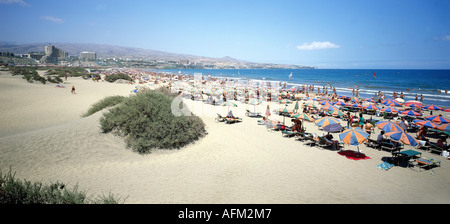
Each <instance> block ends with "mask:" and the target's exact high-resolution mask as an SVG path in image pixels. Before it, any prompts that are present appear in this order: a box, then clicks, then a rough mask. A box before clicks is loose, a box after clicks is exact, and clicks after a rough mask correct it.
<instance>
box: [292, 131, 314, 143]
mask: <svg viewBox="0 0 450 224" xmlns="http://www.w3.org/2000/svg"><path fill="white" fill-rule="evenodd" d="M310 135H311V134H310V133H302V132H297V135H296V137H297V138H296V139H297V140H299V141H304V140H306V136H310Z"/></svg>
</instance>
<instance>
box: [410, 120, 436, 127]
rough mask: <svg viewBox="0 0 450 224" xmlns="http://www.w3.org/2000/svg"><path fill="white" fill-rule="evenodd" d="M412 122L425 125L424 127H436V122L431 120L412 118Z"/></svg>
mask: <svg viewBox="0 0 450 224" xmlns="http://www.w3.org/2000/svg"><path fill="white" fill-rule="evenodd" d="M413 122H414V123H416V124H418V125H420V126H425V127H429V128H437V124H435V123H434V122H432V121H427V120H413Z"/></svg>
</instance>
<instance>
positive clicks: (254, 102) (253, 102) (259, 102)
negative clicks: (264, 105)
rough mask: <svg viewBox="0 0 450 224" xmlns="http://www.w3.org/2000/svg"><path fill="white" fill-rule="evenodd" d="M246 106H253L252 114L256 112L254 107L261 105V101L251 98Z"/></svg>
mask: <svg viewBox="0 0 450 224" xmlns="http://www.w3.org/2000/svg"><path fill="white" fill-rule="evenodd" d="M248 104H250V105H253V112H256V105H259V104H261V101H260V100H257V99H254V98H253V99H251V100H250V101H248Z"/></svg>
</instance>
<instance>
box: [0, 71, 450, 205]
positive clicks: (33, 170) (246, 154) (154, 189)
mask: <svg viewBox="0 0 450 224" xmlns="http://www.w3.org/2000/svg"><path fill="white" fill-rule="evenodd" d="M0 73H1V74H0V112H1V116H0V124H1V128H0V170H1V171H2V172H3V173H6V172H8V170H9V169H10V168H11V170H12V171H13V172H15V173H16V177H17V178H20V179H27V180H31V181H42V182H45V183H51V182H56V181H61V182H63V183H65V184H67V185H72V186H73V185H75V184H78V186H79V189H83V190H86V191H87V192H88V194H92V195H101V194H108V193H113V194H115V195H117V196H119V197H121V198H125V203H126V204H140V203H142V204H159V203H175V204H178V203H189V204H197V203H206V204H216V203H217V204H222V203H232V204H240V203H248V204H269V203H270V204H305V203H313V204H316V203H318V204H328V203H338V204H341V203H343V204H349V203H362V204H372V203H376V204H378V203H389V204H391V203H392V204H405V203H433V204H434V203H436V204H440V203H450V188H449V186H450V166H449V164H450V161H449V160H447V159H445V158H444V157H441V156H439V155H437V154H433V153H430V152H427V151H423V150H420V149H416V148H415V147H412V146H405V149H413V150H416V151H419V152H422V156H426V157H431V158H435V159H437V160H440V161H441V166H440V167H435V168H432V169H430V170H423V169H418V168H406V167H398V166H395V167H393V168H391V169H390V170H388V171H384V170H380V169H378V168H377V165H379V164H380V163H382V162H383V161H382V158H384V157H390V156H391V153H390V152H386V151H378V150H375V149H372V148H369V147H367V146H365V145H361V146H359V149H360V150H361V151H362V152H363V153H364V154H365V155H366V156H368V157H370V159H365V160H351V159H348V158H346V157H345V156H341V155H339V154H338V152H337V151H332V150H327V149H319V148H318V147H310V146H307V145H304V144H303V143H302V142H300V141H297V140H295V139H294V138H286V137H282V135H281V133H280V132H276V131H273V132H271V131H268V130H267V129H266V128H265V127H264V126H261V125H258V124H257V120H259V119H260V118H250V117H246V116H245V110H246V109H249V110H251V111H252V110H253V109H254V107H253V105H247V104H242V103H240V102H237V105H238V106H237V107H233V109H232V110H233V113H234V115H235V116H238V117H242V118H243V121H242V122H240V123H235V124H224V123H219V122H216V121H215V116H214V115H215V113H213V115H211V113H198V115H199V116H200V117H201V118H202V120H203V121H204V122H205V124H206V130H207V132H208V135H207V136H206V137H204V138H202V139H200V140H199V141H197V142H196V143H195V144H192V145H189V146H186V147H184V148H182V149H180V150H169V151H162V150H161V151H159V150H157V151H155V152H153V153H151V154H148V155H139V154H137V153H135V152H132V151H131V150H130V149H127V148H126V147H125V143H124V141H123V140H122V138H120V137H117V136H115V135H113V134H103V133H101V129H100V124H99V119H100V118H101V116H102V113H103V112H105V111H106V110H103V111H101V112H98V113H95V114H93V115H91V116H89V117H86V118H83V117H81V115H82V114H83V113H85V112H86V111H87V110H88V109H89V107H90V106H91V105H92V104H94V103H95V102H97V101H99V100H101V99H103V98H104V97H106V96H113V95H122V96H129V95H130V94H134V93H132V92H131V91H132V90H134V89H135V86H136V84H118V83H108V82H94V81H92V80H84V79H82V78H72V77H69V78H68V80H67V81H66V83H65V84H64V85H65V86H66V88H56V87H55V84H50V83H49V84H46V85H43V84H40V83H39V84H38V83H28V82H26V80H23V79H22V78H21V77H20V76H11V74H10V73H9V72H5V71H0ZM72 86H75V87H76V94H71V92H70V90H71V87H72ZM186 104H188V106H189V107H190V108H202V110H205V111H214V112H217V113H220V114H222V115H226V111H227V107H222V106H212V105H207V104H204V103H203V102H201V101H191V100H186ZM266 105H267V103H265V102H264V103H263V104H261V105H258V106H256V108H257V110H258V111H259V112H261V113H264V112H265V108H266ZM293 106H294V105H289V107H290V108H292V107H293ZM280 107H282V105H281V106H280V105H279V104H278V103H276V102H272V103H270V108H271V109H276V108H280ZM194 112H195V110H194ZM442 114H443V115H444V116H445V117H446V118H448V116H447V115H448V114H449V113H446V112H442ZM271 117H272V118H277V119H280V118H279V117H278V115H274V114H273V115H271ZM281 119H282V118H281ZM286 120H287V122H288V123H290V122H291V121H290V119H286ZM344 124H346V123H344ZM305 127H306V130H307V132H315V133H317V134H322V133H323V131H321V130H319V129H318V127H317V126H316V125H315V124H313V123H306V122H305ZM379 133H380V130H379V129H378V128H376V129H375V133H374V134H372V138H376V136H377V135H378V134H379ZM414 135H415V134H414ZM334 136H335V138H337V134H334ZM345 150H357V148H356V147H355V146H347V145H346V146H345Z"/></svg>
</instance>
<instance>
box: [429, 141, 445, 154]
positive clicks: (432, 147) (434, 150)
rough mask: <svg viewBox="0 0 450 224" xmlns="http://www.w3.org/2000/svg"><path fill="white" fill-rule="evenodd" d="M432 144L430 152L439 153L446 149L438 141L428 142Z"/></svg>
mask: <svg viewBox="0 0 450 224" xmlns="http://www.w3.org/2000/svg"><path fill="white" fill-rule="evenodd" d="M428 143H429V144H430V148H429V149H430V152H436V153H438V154H439V155H440V154H441V153H442V152H443V151H444V149H443V148H442V147H440V146H438V145H437V144H436V143H434V142H428Z"/></svg>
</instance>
